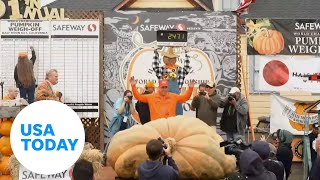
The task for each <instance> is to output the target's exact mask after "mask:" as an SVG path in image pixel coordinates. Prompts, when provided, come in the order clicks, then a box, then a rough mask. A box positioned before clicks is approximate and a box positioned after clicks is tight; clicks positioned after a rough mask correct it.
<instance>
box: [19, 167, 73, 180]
mask: <svg viewBox="0 0 320 180" xmlns="http://www.w3.org/2000/svg"><path fill="white" fill-rule="evenodd" d="M71 175H72V168H69V169H67V170H65V171H63V172H61V173H58V174H50V175H44V174H37V173H34V172H32V171H29V170H28V169H26V168H25V167H24V166H22V165H20V167H19V180H43V179H46V180H71Z"/></svg>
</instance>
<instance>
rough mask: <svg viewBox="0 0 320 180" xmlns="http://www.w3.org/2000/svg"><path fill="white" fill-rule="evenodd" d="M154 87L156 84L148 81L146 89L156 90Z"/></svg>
mask: <svg viewBox="0 0 320 180" xmlns="http://www.w3.org/2000/svg"><path fill="white" fill-rule="evenodd" d="M154 87H155V85H154V83H153V82H152V81H148V82H147V83H146V88H154Z"/></svg>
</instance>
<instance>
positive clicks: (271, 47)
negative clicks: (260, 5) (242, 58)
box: [253, 28, 284, 55]
mask: <svg viewBox="0 0 320 180" xmlns="http://www.w3.org/2000/svg"><path fill="white" fill-rule="evenodd" d="M253 47H254V49H255V50H256V51H257V52H258V53H259V54H266V55H271V54H278V53H280V52H281V51H282V50H283V49H284V39H283V35H282V33H281V32H279V31H276V30H270V29H269V30H268V29H265V28H262V29H261V31H260V32H259V33H258V34H256V36H255V37H254V38H253Z"/></svg>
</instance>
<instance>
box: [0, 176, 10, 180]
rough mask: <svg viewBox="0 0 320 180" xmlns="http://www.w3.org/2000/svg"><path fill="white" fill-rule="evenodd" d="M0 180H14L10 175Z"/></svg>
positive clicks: (0, 177)
mask: <svg viewBox="0 0 320 180" xmlns="http://www.w3.org/2000/svg"><path fill="white" fill-rule="evenodd" d="M0 180H12V178H11V176H10V175H2V176H1V175H0Z"/></svg>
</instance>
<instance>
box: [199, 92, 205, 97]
mask: <svg viewBox="0 0 320 180" xmlns="http://www.w3.org/2000/svg"><path fill="white" fill-rule="evenodd" d="M199 94H200V95H201V96H205V95H206V94H207V93H206V92H199Z"/></svg>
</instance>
